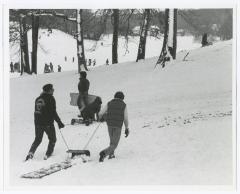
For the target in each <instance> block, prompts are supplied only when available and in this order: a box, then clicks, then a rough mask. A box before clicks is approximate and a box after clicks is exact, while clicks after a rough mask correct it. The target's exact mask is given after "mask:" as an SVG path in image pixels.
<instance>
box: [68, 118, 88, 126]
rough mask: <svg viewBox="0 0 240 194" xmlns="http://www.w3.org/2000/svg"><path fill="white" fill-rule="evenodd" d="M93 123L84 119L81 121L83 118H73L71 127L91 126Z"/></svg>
mask: <svg viewBox="0 0 240 194" xmlns="http://www.w3.org/2000/svg"><path fill="white" fill-rule="evenodd" d="M92 123H93V120H90V119H89V120H85V121H84V120H83V119H81V118H79V119H75V118H73V119H72V120H71V125H75V124H78V125H79V124H85V125H86V126H88V125H90V124H92Z"/></svg>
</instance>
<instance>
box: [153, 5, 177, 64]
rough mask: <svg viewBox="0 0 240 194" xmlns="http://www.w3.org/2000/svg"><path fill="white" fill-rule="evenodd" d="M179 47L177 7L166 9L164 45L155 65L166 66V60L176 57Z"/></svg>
mask: <svg viewBox="0 0 240 194" xmlns="http://www.w3.org/2000/svg"><path fill="white" fill-rule="evenodd" d="M176 49H177V9H166V10H165V31H164V40H163V46H162V50H161V53H160V56H159V58H158V61H157V63H156V65H155V67H156V66H157V65H158V64H161V65H162V67H165V63H166V61H170V60H171V59H175V58H176Z"/></svg>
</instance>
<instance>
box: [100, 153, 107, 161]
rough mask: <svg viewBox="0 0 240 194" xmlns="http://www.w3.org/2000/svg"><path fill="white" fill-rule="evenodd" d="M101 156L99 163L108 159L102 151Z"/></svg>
mask: <svg viewBox="0 0 240 194" xmlns="http://www.w3.org/2000/svg"><path fill="white" fill-rule="evenodd" d="M99 155H100V158H99V162H103V160H104V158H105V157H106V155H105V153H104V152H103V151H101V152H100V153H99Z"/></svg>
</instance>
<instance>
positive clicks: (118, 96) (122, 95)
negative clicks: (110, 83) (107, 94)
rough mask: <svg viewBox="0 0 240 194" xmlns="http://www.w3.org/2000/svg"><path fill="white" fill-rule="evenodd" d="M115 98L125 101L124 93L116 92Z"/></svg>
mask: <svg viewBox="0 0 240 194" xmlns="http://www.w3.org/2000/svg"><path fill="white" fill-rule="evenodd" d="M114 98H119V99H121V100H123V99H124V94H123V92H121V91H118V92H116V93H115V95H114Z"/></svg>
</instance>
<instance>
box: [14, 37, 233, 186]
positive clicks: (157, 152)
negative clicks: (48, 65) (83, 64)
mask: <svg viewBox="0 0 240 194" xmlns="http://www.w3.org/2000/svg"><path fill="white" fill-rule="evenodd" d="M185 55H186V51H184V52H179V53H178V55H177V60H175V61H174V62H171V63H169V64H167V65H166V67H165V68H164V69H162V68H161V67H160V66H157V68H156V69H154V65H155V63H156V60H157V58H150V59H146V60H142V61H139V62H138V63H136V62H125V63H121V64H115V65H110V66H99V67H96V68H94V69H92V70H91V71H89V72H88V78H89V80H90V82H91V85H90V91H89V92H90V93H91V94H95V95H99V96H101V97H102V100H103V105H105V104H106V103H107V102H108V101H109V100H110V99H111V98H112V97H113V95H114V93H115V92H116V91H118V90H122V91H123V92H124V93H125V102H126V103H127V106H128V111H129V120H130V135H129V137H128V138H124V136H123V135H122V138H121V140H120V143H119V146H118V148H117V150H116V159H113V160H108V159H106V160H105V162H104V163H99V162H98V158H99V152H100V151H101V150H102V149H104V148H105V147H107V146H108V143H109V139H108V134H107V127H106V124H105V123H104V124H101V126H100V127H99V129H98V131H97V134H96V135H95V136H94V138H93V140H92V142H91V143H90V144H89V146H88V149H89V150H90V151H91V154H92V155H91V161H90V162H88V163H84V164H83V163H81V160H79V162H78V164H77V165H75V166H73V167H72V168H70V169H68V170H65V171H60V172H58V173H55V174H52V175H50V176H48V177H45V178H43V179H41V180H37V181H36V180H26V179H21V178H20V175H21V174H23V173H26V172H30V171H32V170H36V169H39V168H41V167H44V166H48V165H49V164H52V163H55V162H59V161H62V160H64V159H65V158H66V153H65V151H66V147H65V145H64V143H63V141H62V139H61V136H60V133H59V132H58V129H56V131H57V139H58V141H57V143H56V148H55V152H54V155H53V157H52V158H50V159H49V160H47V161H44V160H43V156H44V153H45V151H46V148H47V143H48V141H47V138H46V136H44V140H43V142H42V144H41V145H40V147H39V148H38V150H37V151H36V154H35V157H34V160H32V161H30V162H26V163H23V160H24V158H25V156H26V154H27V152H28V150H29V148H30V145H31V143H32V141H33V139H34V124H33V108H34V100H35V98H36V97H37V96H38V95H39V94H40V92H41V88H42V86H43V85H44V84H46V83H53V85H54V88H55V93H54V96H55V98H56V102H57V110H58V113H59V115H60V117H61V119H62V121H63V122H64V123H65V124H69V123H70V120H71V118H73V117H76V115H77V114H78V110H77V108H76V107H72V106H70V105H69V100H70V98H69V93H70V92H74V91H75V92H76V91H77V84H78V78H79V76H78V74H77V72H76V71H69V72H62V73H52V74H41V75H38V76H25V77H18V78H11V79H10V102H11V104H10V131H9V132H10V156H11V157H10V160H9V168H10V171H9V172H10V174H9V175H10V184H11V185H12V186H20V185H28V186H33V185H44V186H50V185H59V186H61V185H66V186H70V185H75V186H81V185H230V186H231V185H232V184H233V181H234V180H233V159H232V155H233V152H232V134H233V127H232V42H231V41H226V42H219V43H216V44H214V45H212V46H209V47H204V48H199V49H196V50H192V51H190V54H189V55H188V57H187V60H186V61H182V59H183V58H184V56H185ZM96 126H97V124H93V125H90V126H89V127H86V126H66V127H65V128H64V129H62V133H63V134H64V136H65V138H66V140H67V142H68V143H69V146H70V147H71V148H75V149H81V148H83V147H84V145H85V144H86V142H87V140H88V138H89V137H90V136H91V134H92V132H93V131H94V129H95V127H96ZM75 161H76V160H75Z"/></svg>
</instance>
